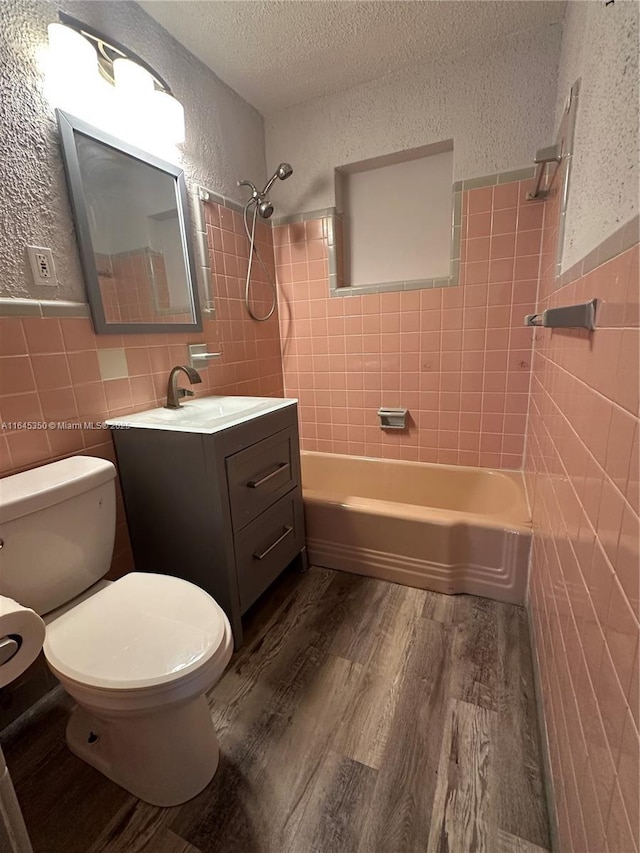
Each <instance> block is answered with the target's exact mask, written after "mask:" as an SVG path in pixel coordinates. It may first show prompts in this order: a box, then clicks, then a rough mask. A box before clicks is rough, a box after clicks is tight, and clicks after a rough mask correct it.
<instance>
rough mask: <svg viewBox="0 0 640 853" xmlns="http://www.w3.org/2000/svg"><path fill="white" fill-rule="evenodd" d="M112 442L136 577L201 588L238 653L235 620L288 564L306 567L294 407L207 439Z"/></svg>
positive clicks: (151, 434) (118, 438)
mask: <svg viewBox="0 0 640 853" xmlns="http://www.w3.org/2000/svg"><path fill="white" fill-rule="evenodd" d="M112 435H113V440H114V444H115V448H116V455H117V458H118V468H119V472H120V481H121V484H122V492H123V496H124V503H125V509H126V513H127V519H128V522H129V533H130V536H131V544H132V548H133V556H134V560H135V566H136V569H137V570H138V571H145V572H158V573H160V574H170V575H175V576H176V577H181V578H185V580H189V581H191V582H192V583H195V584H198V586H201V587H202V588H203V589H205V590H206V591H207V592H208V593H210V595H212V596H213V597H214V598H215V599H216V601H217V602H218V604H220V606H221V607H222V608H223V610H224V611H225V612H226V614H227V616H228V617H229V621H230V622H231V627H232V629H233V635H234V640H235V646H236V648H238V647H239V646H240V645H241V644H242V621H241V616H242V614H243V613H244V612H245V611H246V610H247V609H248V608H249V607H250V606H251V605H252V604H253V603H254V602H255V600H256V599H257V598H258V597H259V596H260V595H261V594H262V593H263V592H264V591H265V589H266V588H267V587H268V586H269V584H270V583H272V582H273V580H275V578H276V577H277V576H278V575H279V574H280V572H282V571H283V569H285V568H286V567H287V566H288V565H289V563H291V562H292V561H293V560H294V559H296V558H298V560H299V562H300V564H301V566H303V567H304V566H306V553H305V545H304V543H305V538H304V518H303V511H302V491H301V485H300V448H299V439H298V421H297V407H296V405H295V403H292V404H291V405H290V406H287V407H286V408H281V409H278V410H277V411H274V412H270V413H267V414H264V415H261V416H259V417H255V418H253V419H251V420H248V421H246V422H245V423H242V424H238V425H236V426H231V427H229V428H227V429H224V430H220V431H219V432H215V433H213V434H210V433H199V432H177V431H173V430H165V429H148V428H135V429H133V428H132V429H114V430H113V431H112Z"/></svg>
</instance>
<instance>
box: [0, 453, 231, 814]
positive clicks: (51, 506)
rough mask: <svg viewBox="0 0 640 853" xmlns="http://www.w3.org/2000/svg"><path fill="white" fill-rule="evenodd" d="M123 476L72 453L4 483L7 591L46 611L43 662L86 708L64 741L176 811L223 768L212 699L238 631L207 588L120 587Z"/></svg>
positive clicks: (123, 583)
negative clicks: (114, 559)
mask: <svg viewBox="0 0 640 853" xmlns="http://www.w3.org/2000/svg"><path fill="white" fill-rule="evenodd" d="M114 534H115V468H114V466H113V465H112V464H111V463H110V462H107V461H105V460H104V459H95V458H92V457H89V456H75V457H72V458H70V459H63V460H62V461H60V462H53V463H52V464H50V465H44V466H42V467H41V468H35V469H33V470H31V471H25V472H23V473H21V474H14V475H12V476H10V477H6V478H5V479H3V480H1V481H0V540H1V548H0V594H1V595H5V596H8V597H9V598H13V599H14V600H15V601H18V602H20V603H21V604H23V605H25V606H27V607H32V608H33V609H34V610H35V611H36V612H37V613H39V614H40V615H41V616H43V618H44V620H45V622H46V625H47V633H46V639H45V644H44V654H45V657H46V659H47V662H48V664H49V666H50V667H51V669H52V671H53V672H54V674H55V675H56V676H57V677H58V678H59V679H60V681H61V683H62V685H63V686H64V688H65V690H67V692H68V693H70V694H71V696H73V698H74V699H75V700H76V702H77V703H78V707H77V708H76V709H75V711H74V712H73V713H72V715H71V718H70V720H69V723H68V726H67V743H68V745H69V748H70V749H71V750H72V752H74V753H75V754H76V755H77V756H79V757H80V758H82V759H84V761H87V762H88V763H89V764H91V765H93V766H94V767H95V768H97V769H98V770H99V771H100V772H102V773H104V775H105V776H108V777H109V778H110V779H112V780H113V781H114V782H116V783H117V784H118V785H121V786H122V787H123V788H126V789H127V790H128V791H130V792H131V793H132V794H134V795H135V796H136V797H139V798H140V799H141V800H145V801H146V802H148V803H151V804H153V805H157V806H173V805H178V804H179V803H183V802H186V801H187V800H189V799H191V797H194V796H195V795H196V794H198V793H199V792H200V791H201V790H202V789H203V788H204V787H205V786H206V785H207V783H208V782H209V781H210V780H211V778H212V777H213V775H214V773H215V771H216V768H217V765H218V742H217V739H216V735H215V731H214V728H213V722H212V720H211V713H210V710H209V707H208V704H207V700H206V698H205V692H206V691H207V690H209V689H210V688H211V687H212V686H213V685H214V684H215V683H216V681H217V680H218V679H219V678H220V676H221V675H222V673H223V672H224V669H225V667H226V665H227V663H228V662H229V659H230V658H231V653H232V649H233V638H232V635H231V626H230V625H229V621H228V619H227V617H226V616H225V614H224V612H223V611H222V609H221V608H220V607H219V606H218V604H216V602H215V601H214V600H213V598H211V596H209V595H208V594H207V593H206V592H204V590H202V589H200V588H199V587H197V586H194V585H193V584H191V583H188V582H187V581H183V580H180V579H179V578H174V577H169V576H167V575H156V574H147V573H144V574H143V573H140V572H133V573H131V574H128V575H125V576H124V577H123V578H121V579H120V580H117V581H115V582H113V583H111V582H109V581H104V580H101V578H102V577H103V576H104V575H105V574H106V572H107V571H108V569H109V564H110V561H111V555H112V551H113V540H114Z"/></svg>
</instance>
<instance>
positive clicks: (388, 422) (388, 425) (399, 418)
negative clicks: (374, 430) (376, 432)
mask: <svg viewBox="0 0 640 853" xmlns="http://www.w3.org/2000/svg"><path fill="white" fill-rule="evenodd" d="M408 414H409V410H408V409H385V408H380V409H378V417H379V418H380V429H406V428H407V415H408Z"/></svg>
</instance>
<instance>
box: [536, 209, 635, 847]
mask: <svg viewBox="0 0 640 853" xmlns="http://www.w3.org/2000/svg"><path fill="white" fill-rule="evenodd" d="M556 227H557V208H556V205H555V204H554V203H550V204H549V206H548V208H547V210H546V212H545V223H544V237H543V252H542V277H541V284H540V302H539V305H538V310H543V309H544V308H547V307H550V306H554V305H562V304H571V303H574V302H584V301H587V300H588V299H591V298H593V297H597V298H598V299H601V300H603V303H602V305H601V307H600V309H599V311H598V328H597V330H596V331H595V332H594V333H592V334H589V333H588V332H586V331H584V332H583V331H553V332H552V331H551V330H548V329H544V330H537V331H536V342H535V355H534V364H533V377H532V395H531V409H530V420H529V435H528V440H527V454H526V466H525V467H526V471H527V481H528V488H529V494H530V499H531V502H532V509H533V519H534V531H535V533H534V540H533V555H532V567H531V575H530V607H531V613H532V619H533V625H534V634H535V644H536V651H537V656H538V661H539V671H540V680H541V688H542V696H543V704H544V715H545V720H546V725H547V730H548V739H549V752H550V761H551V768H552V777H553V787H554V792H555V800H556V807H557V816H558V829H559V837H560V848H561V849H562V850H563V851H575V853H585V851H593V853H599V851H609V853H634V851H637V850H638V846H639V840H638V823H639V813H638V789H639V785H638V783H639V779H638V773H639V771H638V765H639V761H638V756H639V740H638V636H639V623H638V579H639V574H640V554H639V545H638V540H639V532H638V531H639V522H638V512H639V499H638V438H639V423H638V382H639V377H638V363H639V358H640V341H639V334H640V329H639V328H638V301H639V298H638V297H639V292H638V282H639V276H638V246H637V245H636V246H635V248H633V249H630V250H628V251H625V252H624V253H622V254H620V255H618V257H616V258H614V259H613V260H611V261H608V262H606V263H603V264H601V265H600V266H599V267H597V268H596V269H595V270H593V271H592V272H590V273H588V274H587V275H583V276H581V277H580V278H578V279H577V280H576V281H574V282H572V283H570V284H566V285H565V286H563V287H561V288H560V289H559V290H555V291H554V290H553V288H554V286H555V284H556V282H555V281H554V278H553V262H554V259H555V244H556Z"/></svg>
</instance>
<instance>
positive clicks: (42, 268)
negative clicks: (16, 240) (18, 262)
mask: <svg viewBox="0 0 640 853" xmlns="http://www.w3.org/2000/svg"><path fill="white" fill-rule="evenodd" d="M27 255H28V257H29V264H30V266H31V275H32V277H33V283H34V284H40V285H45V286H49V287H55V286H56V285H57V284H58V279H57V276H56V268H55V264H54V263H53V252H52V251H51V249H47V248H45V247H43V246H27Z"/></svg>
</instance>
